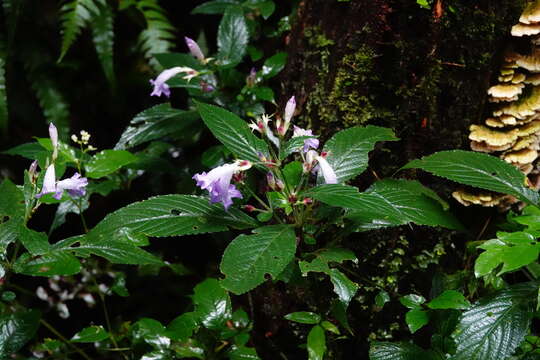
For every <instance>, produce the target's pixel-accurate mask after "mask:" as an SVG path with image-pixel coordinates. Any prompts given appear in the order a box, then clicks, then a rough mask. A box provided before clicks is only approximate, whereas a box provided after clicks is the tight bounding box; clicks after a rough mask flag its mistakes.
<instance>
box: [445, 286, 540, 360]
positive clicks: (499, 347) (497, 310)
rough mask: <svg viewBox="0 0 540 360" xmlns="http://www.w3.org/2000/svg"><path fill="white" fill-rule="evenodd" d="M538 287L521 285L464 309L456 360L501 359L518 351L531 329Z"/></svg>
mask: <svg viewBox="0 0 540 360" xmlns="http://www.w3.org/2000/svg"><path fill="white" fill-rule="evenodd" d="M537 289H538V286H537V284H534V283H526V284H520V285H517V286H513V287H511V288H507V289H504V290H502V291H499V292H497V293H495V294H493V295H492V296H490V297H487V298H483V299H481V300H480V301H479V302H478V303H477V304H475V305H474V306H473V307H472V308H471V309H469V310H468V311H466V312H464V313H463V314H462V316H461V318H460V320H459V323H458V326H457V328H456V330H455V332H454V334H453V338H454V340H455V342H456V344H457V350H456V353H455V355H454V356H453V357H452V360H501V359H506V358H508V357H509V356H510V355H512V354H513V353H514V351H515V350H516V348H517V347H518V346H519V344H520V343H521V341H522V340H523V338H524V337H525V335H527V333H528V331H529V323H530V320H531V317H532V315H533V312H532V310H533V303H534V301H535V298H536V292H537Z"/></svg>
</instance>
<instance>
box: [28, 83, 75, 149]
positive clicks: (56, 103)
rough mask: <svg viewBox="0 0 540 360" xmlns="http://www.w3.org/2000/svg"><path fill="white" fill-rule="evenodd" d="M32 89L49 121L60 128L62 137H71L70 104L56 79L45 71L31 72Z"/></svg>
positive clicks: (59, 132)
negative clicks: (57, 84)
mask: <svg viewBox="0 0 540 360" xmlns="http://www.w3.org/2000/svg"><path fill="white" fill-rule="evenodd" d="M29 79H30V81H31V84H32V85H31V86H32V89H34V91H35V92H36V96H37V98H38V101H39V105H40V106H41V109H42V110H43V114H44V115H45V118H46V119H47V121H48V122H52V123H54V124H55V125H56V127H57V128H58V135H59V136H60V138H61V139H63V140H67V139H68V138H69V105H68V103H67V101H66V99H65V98H64V95H63V94H62V93H61V92H60V90H59V89H58V87H57V86H56V81H55V80H54V79H53V78H52V77H50V76H48V75H47V74H45V73H34V74H32V73H31V74H29Z"/></svg>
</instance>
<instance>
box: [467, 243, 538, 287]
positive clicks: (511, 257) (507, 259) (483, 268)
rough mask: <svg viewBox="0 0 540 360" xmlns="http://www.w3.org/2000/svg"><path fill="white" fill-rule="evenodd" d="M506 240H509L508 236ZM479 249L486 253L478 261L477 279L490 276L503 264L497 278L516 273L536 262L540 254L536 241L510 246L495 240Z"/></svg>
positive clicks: (475, 267)
mask: <svg viewBox="0 0 540 360" xmlns="http://www.w3.org/2000/svg"><path fill="white" fill-rule="evenodd" d="M503 238H504V235H503ZM506 238H507V239H508V236H507V237H506ZM509 245H510V246H509ZM478 247H479V248H480V249H484V250H485V251H484V252H483V253H481V254H480V256H479V257H478V258H477V259H476V263H475V266H474V272H475V275H476V276H477V277H480V276H484V275H487V274H489V273H490V272H491V271H492V270H494V269H495V268H497V267H498V266H499V265H500V264H503V267H502V269H501V270H500V271H499V273H498V274H497V276H500V275H501V274H503V273H506V272H509V271H514V270H516V269H519V268H521V267H523V266H526V265H528V264H530V263H532V262H534V261H536V260H537V259H538V254H539V253H540V244H539V243H537V242H536V240H534V242H532V241H529V242H520V243H514V244H512V243H510V244H508V243H507V242H505V241H503V240H501V239H493V240H488V241H486V242H484V243H483V244H482V245H480V246H478Z"/></svg>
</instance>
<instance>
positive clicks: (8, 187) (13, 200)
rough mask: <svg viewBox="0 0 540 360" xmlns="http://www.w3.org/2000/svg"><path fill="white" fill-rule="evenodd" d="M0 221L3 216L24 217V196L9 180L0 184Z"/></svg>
mask: <svg viewBox="0 0 540 360" xmlns="http://www.w3.org/2000/svg"><path fill="white" fill-rule="evenodd" d="M0 199H1V200H0V221H3V219H2V218H3V217H4V216H8V217H20V216H23V215H24V195H23V193H22V191H21V190H20V189H19V188H18V187H17V185H15V184H14V183H12V182H11V181H10V180H9V179H5V180H4V181H2V183H0Z"/></svg>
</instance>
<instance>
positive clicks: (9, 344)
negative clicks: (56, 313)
mask: <svg viewBox="0 0 540 360" xmlns="http://www.w3.org/2000/svg"><path fill="white" fill-rule="evenodd" d="M40 318H41V314H40V312H39V311H38V310H27V311H19V312H16V313H13V314H9V315H2V316H0V358H2V359H7V358H10V357H11V354H13V353H15V352H17V351H18V350H19V349H21V348H22V347H23V346H24V344H26V343H27V342H28V341H30V340H31V339H32V338H33V337H34V335H35V333H36V331H37V329H38V327H39V319H40Z"/></svg>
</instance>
